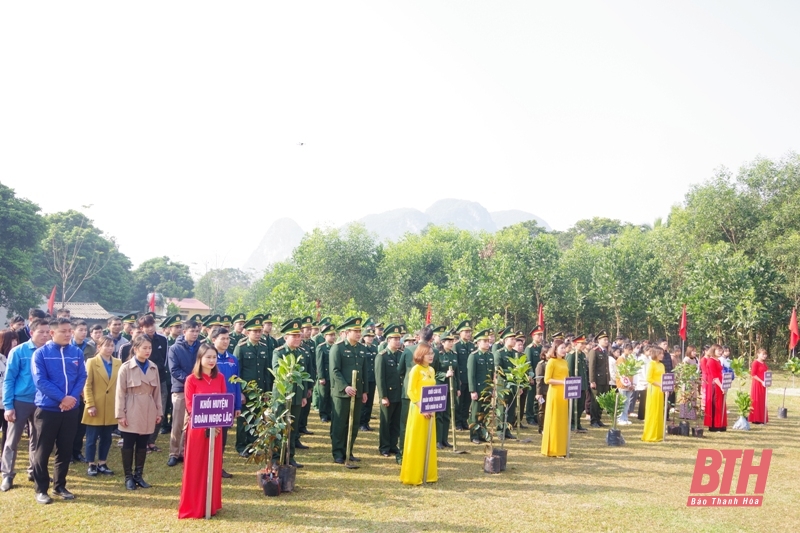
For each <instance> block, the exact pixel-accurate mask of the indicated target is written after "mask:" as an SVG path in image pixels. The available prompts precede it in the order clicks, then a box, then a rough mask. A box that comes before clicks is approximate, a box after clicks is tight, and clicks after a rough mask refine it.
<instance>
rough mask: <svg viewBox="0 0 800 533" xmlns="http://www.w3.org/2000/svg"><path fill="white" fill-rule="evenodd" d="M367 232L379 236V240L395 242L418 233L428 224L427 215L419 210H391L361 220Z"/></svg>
mask: <svg viewBox="0 0 800 533" xmlns="http://www.w3.org/2000/svg"><path fill="white" fill-rule="evenodd" d="M359 222H361V223H363V224H364V226H365V227H366V228H367V230H368V231H370V232H372V233H375V234H377V235H379V236H380V238H381V240H390V241H396V240H398V239H399V238H400V237H402V236H403V235H405V234H406V233H419V232H420V231H422V230H423V229H425V226H427V225H428V224H429V223H430V218H429V217H428V215H426V214H425V213H423V212H422V211H420V210H419V209H409V208H404V209H392V210H391V211H386V212H384V213H380V214H377V215H367V216H365V217H364V218H361V219H360V220H359Z"/></svg>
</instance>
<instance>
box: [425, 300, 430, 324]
mask: <svg viewBox="0 0 800 533" xmlns="http://www.w3.org/2000/svg"><path fill="white" fill-rule="evenodd" d="M425 325H426V326H430V325H431V304H428V312H427V313H425Z"/></svg>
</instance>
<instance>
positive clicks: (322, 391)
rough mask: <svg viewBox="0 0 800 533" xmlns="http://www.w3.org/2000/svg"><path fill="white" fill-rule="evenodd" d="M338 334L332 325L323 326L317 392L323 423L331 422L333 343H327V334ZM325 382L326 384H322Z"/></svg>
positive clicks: (320, 417) (317, 353)
mask: <svg viewBox="0 0 800 533" xmlns="http://www.w3.org/2000/svg"><path fill="white" fill-rule="evenodd" d="M327 333H336V328H335V327H334V326H333V325H332V324H326V325H324V326H322V329H321V330H320V334H321V335H322V338H323V341H322V344H319V345H318V346H317V351H316V357H317V361H316V363H317V385H316V386H317V390H318V391H319V419H320V420H321V421H323V422H330V421H331V374H330V353H331V346H333V343H330V344H328V343H327V342H325V334H327ZM322 381H324V382H325V383H322Z"/></svg>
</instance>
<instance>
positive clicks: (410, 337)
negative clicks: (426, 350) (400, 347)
mask: <svg viewBox="0 0 800 533" xmlns="http://www.w3.org/2000/svg"><path fill="white" fill-rule="evenodd" d="M403 342H404V343H406V342H417V339H416V338H415V337H414V335H411V334H410V333H409V334H407V335H405V336H404V337H403Z"/></svg>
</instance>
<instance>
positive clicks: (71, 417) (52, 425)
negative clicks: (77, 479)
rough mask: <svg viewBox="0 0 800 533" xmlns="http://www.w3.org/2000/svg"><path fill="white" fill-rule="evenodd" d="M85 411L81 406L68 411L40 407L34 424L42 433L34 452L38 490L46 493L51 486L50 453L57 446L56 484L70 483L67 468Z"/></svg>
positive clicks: (60, 485)
mask: <svg viewBox="0 0 800 533" xmlns="http://www.w3.org/2000/svg"><path fill="white" fill-rule="evenodd" d="M82 414H83V413H82V412H81V411H80V410H78V407H77V406H75V408H74V409H72V410H70V411H64V412H61V411H45V410H43V409H40V408H38V407H37V408H36V413H34V415H33V424H34V426H35V427H36V431H37V433H38V434H39V441H38V443H37V444H36V450H34V452H33V483H34V487H35V489H36V492H37V493H46V492H47V491H48V490H50V471H49V470H48V468H47V463H48V461H49V460H50V454H51V453H53V447H55V449H56V458H55V468H54V469H53V488H54V489H55V490H61V489H65V488H66V487H67V472H68V471H69V462H70V460H71V459H72V445H73V443H74V441H75V431H76V430H77V429H78V422H79V421H80V419H81V415H82Z"/></svg>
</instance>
